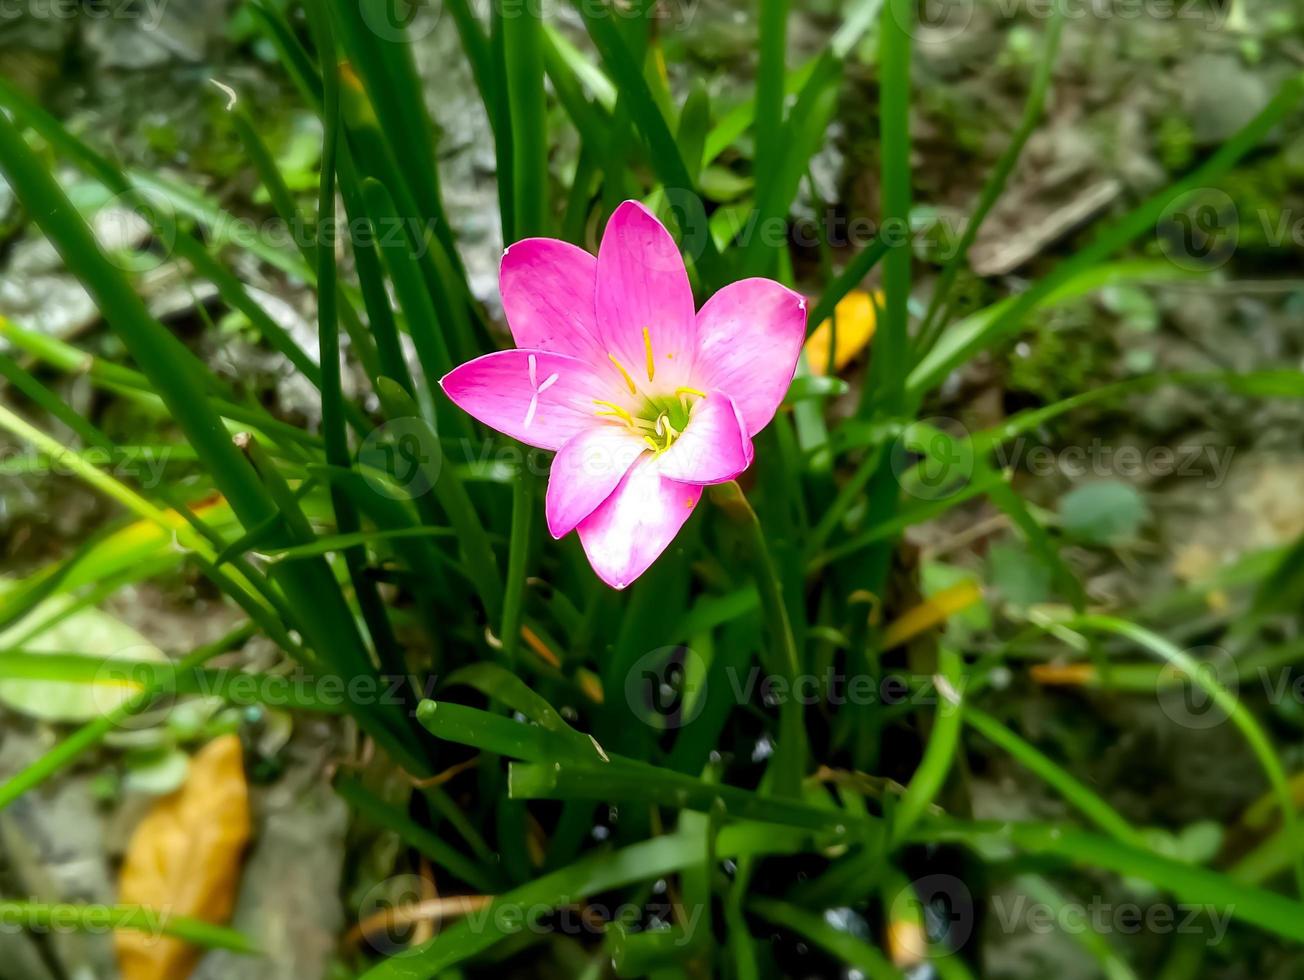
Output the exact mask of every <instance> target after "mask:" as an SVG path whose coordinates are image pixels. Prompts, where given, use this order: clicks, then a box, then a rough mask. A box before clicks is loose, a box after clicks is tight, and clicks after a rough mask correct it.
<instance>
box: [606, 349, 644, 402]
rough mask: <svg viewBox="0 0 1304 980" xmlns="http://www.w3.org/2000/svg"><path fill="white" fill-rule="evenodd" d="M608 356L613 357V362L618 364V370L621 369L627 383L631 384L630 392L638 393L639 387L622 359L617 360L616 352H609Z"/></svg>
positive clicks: (632, 393)
mask: <svg viewBox="0 0 1304 980" xmlns="http://www.w3.org/2000/svg"><path fill="white" fill-rule="evenodd" d="M607 356H608V357H609V358H611V363H612V364H614V365H616V370H617V371H619V372H620V373H621V375H622V376H623V377H624V378H625V384H627V385H629V393H630V394H631V395H637V394H638V389H637V388H635V387H634V379H633V378H631V377H630V376H629V372H628V371H626V370H625V365H623V364H621V363H620V361H618V360H616V355H615V354H608V355H607Z"/></svg>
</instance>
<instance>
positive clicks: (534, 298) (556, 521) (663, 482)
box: [442, 201, 806, 589]
mask: <svg viewBox="0 0 1304 980" xmlns="http://www.w3.org/2000/svg"><path fill="white" fill-rule="evenodd" d="M501 288H502V296H503V307H504V308H505V310H506V313H507V322H508V325H509V326H510V327H511V330H512V336H513V338H514V339H515V340H516V344H517V347H516V349H515V350H505V351H498V352H497V353H494V354H486V355H485V356H483V357H478V358H476V359H475V360H473V361H470V362H468V363H466V364H463V365H461V366H460V367H458V368H456V369H454V370H453V371H451V372H450V373H449V374H448V375H447V376H446V377H445V378H444V379H443V381H442V384H443V387H444V391H445V392H447V394H448V397H449V398H451V399H452V400H453V402H454V403H456V404H457V405H458V406H460V407H461V408H462V409H463V410H464V411H466V412H469V413H470V414H471V415H473V416H475V417H476V418H477V419H479V420H480V421H481V422H483V423H484V424H485V425H489V426H492V427H493V428H495V429H497V430H498V431H499V432H503V433H506V434H507V435H509V436H511V437H512V438H514V439H519V440H520V441H521V442H524V443H526V444H528V445H531V446H537V447H538V448H540V449H550V450H554V451H556V453H557V456H556V458H555V459H554V460H553V463H552V472H551V475H550V477H549V480H548V494H547V505H546V511H547V518H548V530H549V531H550V532H551V533H552V536H553V537H554V538H560V537H562V536H563V535H565V534H568V533H569V532H570V531H572V530H578V531H579V535H580V542H581V543H582V544H583V546H584V552H585V554H587V555H588V558H589V563H590V564H591V565H592V566H593V570H594V571H595V572H597V574H598V576H599V577H600V578H601V579H602V580H603V581H604V582H606V583H607V584H608V585H611V586H613V587H615V588H617V589H623V588H624V587H625V586H627V585H629V583H631V582H633V581H634V579H636V578H638V577H639V576H640V575H642V574H643V572H645V571H646V570H647V568H648V566H649V565H651V564H652V562H654V561H655V560H656V559H657V557H658V556H659V555H660V554H661V552H663V551H665V549H666V547H667V546H668V545H669V544H670V542H671V540H673V538H674V536H675V535H676V534H677V533H678V532H679V529H680V528H681V527H682V526H683V524H684V522H685V521H686V520H688V516H689V515H690V514H691V513H692V512H693V508H694V507H695V506H696V505H697V502H698V500H699V499H701V496H702V487H703V486H705V485H707V484H711V483H723V482H725V481H726V480H732V479H733V478H734V477H735V476H737V475H738V474H739V473H741V472H742V471H743V470H745V469H746V468H747V467H748V465H749V464H750V463H751V461H752V437H753V436H754V435H756V433H757V432H759V431H760V430H761V429H763V428H764V427H765V426H766V424H768V423H769V421H770V419H771V418H773V417H774V413H775V411H776V410H777V409H778V407H779V402H780V401H782V399H783V396H784V394H785V393H786V392H787V390H788V385H789V383H790V382H791V381H792V376H793V372H794V370H795V369H796V365H797V357H798V355H799V354H800V352H801V345H802V341H803V340H804V339H805V336H806V300H805V298H804V297H802V296H801V295H799V294H798V293H795V292H793V291H792V290H790V289H787V288H785V287H784V286H781V285H779V284H778V283H777V282H773V281H771V280H769V279H744V280H742V281H741V282H736V283H733V284H732V285H729V286H726V287H725V288H724V289H722V290H720V291H719V292H718V293H716V294H715V295H714V296H713V297H711V299H710V300H708V301H707V303H706V304H705V305H704V306H703V307H702V308H701V310H695V309H694V307H693V293H692V289H691V287H690V286H689V283H688V273H687V272H686V271H685V270H684V262H683V259H682V258H681V257H680V255H679V249H678V248H677V247H676V246H675V242H674V240H673V239H672V238H671V237H670V234H669V232H667V231H666V229H665V228H664V227H662V225H661V223H660V222H658V221H657V219H656V218H655V217H653V215H652V214H651V213H650V212H649V211H648V210H647V209H646V208H644V207H643V206H642V205H641V204H638V203H637V202H635V201H626V202H625V203H624V204H622V205H621V206H620V207H618V208H617V209H616V212H615V214H613V215H612V216H611V221H610V222H609V223H608V224H607V230H606V233H605V234H604V235H603V237H602V245H601V247H600V248H599V249H598V255H597V258H594V257H593V256H592V255H590V254H589V253H588V252H585V251H583V250H582V249H579V248H576V247H575V246H573V245H568V244H566V243H565V242H561V241H557V240H555V239H551V238H530V239H526V240H525V241H522V242H517V243H516V244H515V245H513V246H511V248H509V249H508V250H507V252H506V253H505V254H504V255H503V262H502V271H501Z"/></svg>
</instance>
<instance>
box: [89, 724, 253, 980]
mask: <svg viewBox="0 0 1304 980" xmlns="http://www.w3.org/2000/svg"><path fill="white" fill-rule="evenodd" d="M248 842H249V790H248V786H247V784H246V783H245V775H244V761H243V754H242V752H241V749H240V739H239V738H238V737H237V736H235V735H223V736H221V737H220V738H216V739H214V740H213V741H211V742H209V743H208V744H207V745H206V746H204V748H202V749H201V750H200V751H199V752H198V753H196V755H195V757H194V758H193V759H191V761H190V774H189V776H188V777H187V779H186V782H185V784H184V785H183V786H182V787H181V789H179V790H177V791H176V792H175V793H173V794H172V795H170V796H166V797H164V798H163V799H161V800H159V801H158V802H157V803H156V804H155V805H154V808H153V809H152V810H150V812H149V813H148V814H146V816H145V819H144V820H142V821H141V822H140V825H139V826H138V827H137V828H136V832H135V833H134V834H133V835H132V838H131V843H130V844H129V845H128V847H127V856H126V859H125V860H124V861H123V864H122V875H121V879H120V881H119V885H118V892H119V901H121V902H122V903H123V904H129V905H144V906H148V907H150V908H154V909H158V910H159V911H160V912H162V913H163V914H165V915H186V916H191V917H193V918H196V919H202V920H204V921H205V922H211V923H214V924H215V925H221V924H223V923H225V922H227V921H228V920H229V919H230V918H231V911H232V909H233V908H234V906H235V898H236V891H237V888H238V886H239V882H240V856H241V854H242V853H243V851H244V849H245V845H246V844H247V843H248ZM114 942H115V946H116V948H117V952H118V965H119V967H120V969H121V971H122V978H123V980H185V978H186V977H188V976H189V975H190V973H191V971H192V970H193V969H194V967H195V963H196V962H198V960H199V956H200V952H201V951H200V950H199V949H197V948H196V947H194V946H191V945H189V944H188V943H184V942H181V941H180V940H177V939H172V938H168V937H164V936H154V935H150V934H147V933H143V932H128V931H122V932H118V933H117V934H116V935H115V937H114Z"/></svg>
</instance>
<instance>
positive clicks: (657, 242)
mask: <svg viewBox="0 0 1304 980" xmlns="http://www.w3.org/2000/svg"><path fill="white" fill-rule="evenodd" d="M595 297H596V299H595V307H596V311H597V316H598V328H599V329H600V330H601V332H602V340H603V347H604V351H605V352H606V353H610V354H612V355H614V356H615V357H616V358H617V359H618V360H619V361H620V363H621V364H622V365H623V367H624V368H625V370H626V371H628V372H629V375H630V377H631V378H632V379H633V381H634V383H635V384H637V385H638V386H639V387H640V388H645V387H646V385H647V383H648V382H649V381H650V380H651V379H650V378H648V368H647V343H646V342H645V340H644V336H643V331H644V330H645V329H646V330H647V335H648V338H649V339H650V340H651V345H652V352H653V357H654V369H653V373H654V374H655V375H656V377H657V381H658V384H659V386H660V387H662V388H666V386H667V384H668V385H669V387H670V388H673V387H674V381H676V380H678V381H679V383H681V384H682V383H684V381H683V380H682V379H683V378H684V377H685V376H686V373H687V371H688V370H689V368H690V366H691V363H692V358H693V351H694V349H695V346H696V345H695V344H694V340H693V338H694V308H693V289H692V287H691V286H690V285H689V283H688V273H687V272H686V271H685V269H684V260H683V259H682V258H681V257H680V255H679V248H678V246H676V245H675V241H674V239H673V238H671V237H670V232H668V231H666V229H665V228H664V227H662V225H661V222H659V221H657V219H656V218H655V217H654V216H653V215H652V212H650V211H649V210H648V209H647V208H645V207H643V205H641V204H639V203H638V202H637V201H626V202H625V203H624V204H622V205H620V206H619V207H618V208H616V211H615V213H614V214H612V216H611V220H610V221H609V222H607V230H606V232H605V233H604V234H603V236H602V245H601V247H600V248H599V249H598V284H597V290H596V293H595Z"/></svg>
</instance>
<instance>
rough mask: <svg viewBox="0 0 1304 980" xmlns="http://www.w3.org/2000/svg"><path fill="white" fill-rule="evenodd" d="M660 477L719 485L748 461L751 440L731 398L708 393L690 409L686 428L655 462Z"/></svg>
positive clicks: (750, 459)
mask: <svg viewBox="0 0 1304 980" xmlns="http://www.w3.org/2000/svg"><path fill="white" fill-rule="evenodd" d="M659 462H660V465H661V475H662V476H664V477H666V478H667V479H671V480H682V481H683V482H685V483H723V482H724V481H725V480H732V479H733V478H734V477H735V476H737V475H738V474H739V473H741V472H742V471H743V470H745V469H747V467H748V466H750V465H751V462H752V439H751V436H749V435H748V434H747V430H746V428H745V427H744V425H743V420H742V416H741V415H740V414H739V412H738V408H737V406H735V405H734V403H733V399H732V398H730V397H729V396H728V395H726V394H725V393H724V392H722V391H711V392H708V393H707V396H706V397H705V398H701V399H699V400H698V402H697V404H695V405H694V406H693V414H692V415H691V416H690V417H689V419H688V426H687V427H686V428H685V429H684V431H683V433H682V434H681V435H680V437H679V438H678V439H676V440H675V444H674V445H673V446H671V447H670V448H669V449H667V450H666V451H665V452H664V453H663V454H662V455H661V458H660V460H659Z"/></svg>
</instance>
